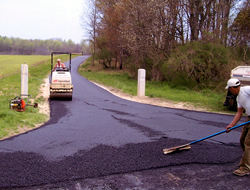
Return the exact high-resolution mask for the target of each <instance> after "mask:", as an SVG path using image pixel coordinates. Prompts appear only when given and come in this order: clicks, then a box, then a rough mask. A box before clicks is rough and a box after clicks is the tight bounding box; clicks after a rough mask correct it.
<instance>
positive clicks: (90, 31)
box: [81, 0, 99, 66]
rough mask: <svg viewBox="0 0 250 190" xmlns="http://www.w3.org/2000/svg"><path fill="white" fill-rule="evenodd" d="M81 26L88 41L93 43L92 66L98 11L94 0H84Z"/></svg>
mask: <svg viewBox="0 0 250 190" xmlns="http://www.w3.org/2000/svg"><path fill="white" fill-rule="evenodd" d="M81 19H82V22H81V26H82V28H83V29H84V30H85V31H86V32H87V36H88V38H89V41H90V43H92V45H93V50H92V65H93V66H94V61H95V54H96V32H97V31H96V30H97V25H98V19H99V13H98V10H97V6H96V0H86V1H85V8H84V10H83V14H82V16H81Z"/></svg>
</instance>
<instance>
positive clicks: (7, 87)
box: [0, 55, 69, 139]
mask: <svg viewBox="0 0 250 190" xmlns="http://www.w3.org/2000/svg"><path fill="white" fill-rule="evenodd" d="M60 58H61V59H62V61H63V62H64V61H66V60H68V58H69V57H68V56H67V55H62V56H60ZM24 62H25V63H26V64H28V66H29V68H28V70H29V76H28V93H29V94H30V95H31V98H32V99H35V100H34V101H35V102H38V109H37V108H33V107H31V106H28V107H26V111H25V112H17V111H14V110H11V109H10V108H9V101H10V99H13V98H15V97H16V96H19V95H20V93H21V90H20V89H21V73H20V72H21V64H23V63H24ZM0 64H1V66H2V67H1V77H0V97H1V99H0V139H2V138H4V137H6V136H10V135H12V134H18V133H20V131H24V129H27V128H28V129H32V128H34V127H35V126H36V125H37V124H39V123H43V122H45V121H46V120H47V119H48V118H47V116H46V115H45V114H42V113H39V104H40V103H42V102H44V101H45V99H44V98H42V97H40V98H38V99H36V96H37V95H38V94H39V89H40V86H41V85H42V84H43V82H44V80H43V79H44V78H46V77H47V76H48V75H49V73H50V70H51V67H50V56H36V55H34V56H33V55H32V56H23V55H20V56H19V55H0ZM25 101H26V100H25ZM29 103H30V102H29Z"/></svg>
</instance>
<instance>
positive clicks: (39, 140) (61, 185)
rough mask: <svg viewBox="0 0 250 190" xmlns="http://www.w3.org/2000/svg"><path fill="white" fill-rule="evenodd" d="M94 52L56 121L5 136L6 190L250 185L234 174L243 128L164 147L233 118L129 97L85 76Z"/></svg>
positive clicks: (2, 169) (54, 111) (1, 182)
mask: <svg viewBox="0 0 250 190" xmlns="http://www.w3.org/2000/svg"><path fill="white" fill-rule="evenodd" d="M86 58H87V57H86V56H79V57H77V58H75V59H73V60H72V80H73V85H74V92H73V100H72V101H64V100H53V101H50V106H51V119H50V120H49V122H47V123H46V124H44V125H43V126H41V127H40V128H38V129H36V130H32V131H30V132H27V133H25V134H21V135H18V136H15V137H12V138H9V139H6V140H2V141H0V189H30V190H35V189H72V190H73V189H223V190H225V189H250V187H249V185H250V180H249V176H245V177H237V176H234V175H233V174H232V172H233V170H235V169H237V168H238V167H237V165H238V163H239V161H240V158H241V155H242V151H241V149H240V145H239V143H238V142H239V137H240V131H241V129H236V130H235V131H232V132H230V133H224V134H222V135H219V136H217V137H214V138H212V139H210V140H206V141H202V142H199V143H197V144H195V145H193V146H192V148H191V149H190V150H188V151H181V152H177V153H174V154H168V155H164V154H163V151H162V149H163V148H168V147H173V146H178V145H182V144H185V143H189V142H191V141H193V140H197V139H199V138H203V137H205V136H208V135H211V134H213V133H216V132H219V131H222V130H224V129H225V127H226V126H227V125H228V123H230V122H231V120H232V119H233V116H231V115H223V114H213V113H205V112H196V111H187V110H181V109H172V108H163V107H157V106H151V105H146V104H140V103H136V102H130V101H127V100H124V99H121V98H119V97H116V96H114V95H112V94H111V93H109V92H107V91H105V90H104V89H102V88H100V87H98V86H96V85H95V84H93V83H91V82H89V81H88V80H86V79H85V78H83V77H81V76H80V75H79V74H78V72H77V68H78V66H79V65H80V64H81V63H82V62H83V61H84V60H85V59H86ZM244 119H245V118H243V119H242V120H241V121H240V123H242V122H244Z"/></svg>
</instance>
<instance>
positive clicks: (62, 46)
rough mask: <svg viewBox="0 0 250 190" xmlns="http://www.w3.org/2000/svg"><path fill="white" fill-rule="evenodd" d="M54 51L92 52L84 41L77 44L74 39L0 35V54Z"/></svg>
mask: <svg viewBox="0 0 250 190" xmlns="http://www.w3.org/2000/svg"><path fill="white" fill-rule="evenodd" d="M53 51H62V52H83V53H84V54H90V52H89V47H88V45H87V44H86V43H85V42H84V41H82V43H81V44H75V43H74V42H73V41H72V40H68V41H65V40H64V41H63V40H61V39H48V40H26V39H20V38H8V37H5V36H0V54H2V55H50V54H51V52H53Z"/></svg>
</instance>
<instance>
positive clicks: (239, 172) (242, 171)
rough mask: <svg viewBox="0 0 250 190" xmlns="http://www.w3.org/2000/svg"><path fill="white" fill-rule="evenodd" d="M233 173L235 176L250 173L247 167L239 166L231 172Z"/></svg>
mask: <svg viewBox="0 0 250 190" xmlns="http://www.w3.org/2000/svg"><path fill="white" fill-rule="evenodd" d="M233 174H234V175H237V176H244V175H249V174H250V170H249V169H247V168H243V167H240V168H239V169H237V170H235V171H234V172H233Z"/></svg>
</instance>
